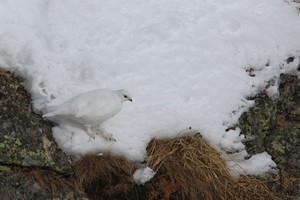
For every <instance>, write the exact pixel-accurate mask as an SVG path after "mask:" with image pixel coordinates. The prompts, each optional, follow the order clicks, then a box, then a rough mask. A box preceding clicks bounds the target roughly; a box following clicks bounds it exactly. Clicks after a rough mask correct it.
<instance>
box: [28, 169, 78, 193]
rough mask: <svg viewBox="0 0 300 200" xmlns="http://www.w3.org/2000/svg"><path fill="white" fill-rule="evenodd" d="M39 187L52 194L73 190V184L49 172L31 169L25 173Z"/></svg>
mask: <svg viewBox="0 0 300 200" xmlns="http://www.w3.org/2000/svg"><path fill="white" fill-rule="evenodd" d="M26 173H27V174H28V175H29V176H30V177H32V178H33V179H34V180H35V181H36V182H37V183H39V185H40V186H41V187H43V188H45V189H47V190H48V191H50V192H52V193H53V194H55V193H58V192H60V191H71V190H75V187H74V183H73V181H71V180H68V178H66V177H64V176H62V175H58V174H57V173H55V172H52V171H49V170H41V169H33V170H30V171H28V172H26Z"/></svg>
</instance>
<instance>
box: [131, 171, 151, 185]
mask: <svg viewBox="0 0 300 200" xmlns="http://www.w3.org/2000/svg"><path fill="white" fill-rule="evenodd" d="M155 174H156V173H155V172H154V171H153V170H152V169H151V168H150V167H144V168H139V169H137V170H136V171H135V172H134V174H133V180H134V182H136V183H137V184H139V185H144V184H145V183H146V182H148V181H150V180H151V178H153V177H154V176H155Z"/></svg>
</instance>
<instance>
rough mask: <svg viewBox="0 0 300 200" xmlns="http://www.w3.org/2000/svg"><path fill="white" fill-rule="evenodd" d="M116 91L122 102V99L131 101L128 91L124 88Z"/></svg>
mask: <svg viewBox="0 0 300 200" xmlns="http://www.w3.org/2000/svg"><path fill="white" fill-rule="evenodd" d="M117 93H118V95H119V97H120V99H121V101H122V102H124V101H132V98H131V95H130V93H129V92H128V91H126V90H118V91H117Z"/></svg>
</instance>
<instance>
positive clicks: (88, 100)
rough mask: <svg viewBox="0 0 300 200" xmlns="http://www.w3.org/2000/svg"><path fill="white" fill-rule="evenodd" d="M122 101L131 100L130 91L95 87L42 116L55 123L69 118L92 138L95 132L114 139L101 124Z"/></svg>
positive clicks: (108, 138)
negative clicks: (95, 88)
mask: <svg viewBox="0 0 300 200" xmlns="http://www.w3.org/2000/svg"><path fill="white" fill-rule="evenodd" d="M124 101H132V98H131V95H130V93H129V92H128V91H126V90H123V89H122V90H107V89H97V90H93V91H89V92H85V93H81V94H79V95H77V96H75V97H73V98H71V99H69V100H68V101H66V102H65V103H63V104H61V105H60V106H58V107H57V108H56V109H55V110H53V111H52V112H50V113H47V114H45V115H43V117H45V118H47V119H49V120H51V121H54V122H56V123H63V122H64V121H67V120H70V121H72V122H75V123H78V124H80V125H81V126H82V127H83V128H84V130H85V131H86V133H87V134H88V135H89V136H90V137H92V138H94V139H95V137H96V134H97V133H100V134H101V135H102V136H103V137H104V138H106V139H107V140H113V141H116V140H115V138H114V137H113V135H112V134H111V133H109V132H106V131H105V130H104V129H103V128H102V127H101V124H102V123H103V122H104V121H105V120H107V119H109V118H111V117H112V116H114V115H116V114H117V113H118V112H120V111H121V109H122V105H123V102H124Z"/></svg>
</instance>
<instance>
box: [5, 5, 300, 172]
mask: <svg viewBox="0 0 300 200" xmlns="http://www.w3.org/2000/svg"><path fill="white" fill-rule="evenodd" d="M0 27H1V29H0V65H1V66H3V67H7V68H8V69H10V70H12V71H13V72H15V73H17V74H19V75H21V76H22V77H24V78H25V81H24V84H25V86H26V88H27V90H28V91H30V93H31V94H32V98H33V105H34V109H35V110H36V111H37V112H42V113H45V112H47V111H49V110H51V109H53V108H54V107H55V106H57V105H59V104H61V103H62V102H64V101H66V100H67V99H69V98H71V97H73V96H75V95H77V94H79V93H82V92H86V91H89V90H93V89H98V88H107V89H127V90H128V91H130V93H131V94H132V96H133V99H134V102H133V103H132V104H126V105H124V106H123V109H122V111H121V112H120V113H118V114H117V115H116V116H115V117H114V118H112V119H111V120H109V121H107V123H105V124H104V128H105V129H106V130H107V131H109V132H111V133H113V134H114V137H115V138H116V140H117V142H116V143H114V142H107V141H106V140H104V139H103V138H101V137H97V138H96V139H95V140H93V139H91V138H89V137H88V136H87V135H86V134H85V133H84V132H83V130H81V129H79V128H76V127H72V126H68V125H66V126H57V127H55V128H53V134H54V137H55V139H56V141H57V142H58V144H59V145H60V147H61V148H62V149H63V150H65V151H66V152H69V153H73V154H81V155H83V154H86V153H91V152H95V153H99V152H101V151H107V150H109V151H111V152H113V153H115V154H120V155H124V156H126V157H127V158H128V159H130V160H133V161H142V160H144V159H145V157H146V150H145V147H146V145H147V143H148V142H149V140H150V139H151V138H153V137H159V138H165V137H175V136H177V135H183V132H185V131H183V132H182V130H186V129H187V128H188V127H190V126H191V127H192V128H193V130H194V131H200V132H201V134H202V135H203V138H204V139H206V140H207V141H208V142H209V143H210V144H211V145H212V146H213V147H215V148H216V149H217V150H218V151H220V152H222V151H223V150H232V151H235V152H236V151H239V152H240V153H236V154H234V156H235V158H230V159H235V160H236V162H237V164H240V163H245V160H244V158H243V157H244V156H245V155H247V152H245V147H244V145H243V144H242V143H241V141H242V140H243V139H244V136H242V135H240V132H239V130H238V129H237V130H235V131H229V132H226V131H225V130H226V128H227V127H228V126H230V125H232V124H234V123H236V122H237V120H238V118H239V116H240V115H241V113H242V112H244V111H245V110H247V109H248V108H249V106H252V105H253V103H254V102H253V101H248V100H247V99H246V97H247V96H249V95H254V94H256V93H257V92H258V91H260V90H261V89H263V88H264V87H265V86H266V85H267V81H268V80H270V79H276V78H278V76H279V74H280V73H286V72H288V73H296V70H295V69H296V66H297V64H298V63H299V59H297V58H298V56H299V54H300V52H299V50H300V38H299V35H300V17H299V13H298V12H297V9H295V7H294V4H291V2H289V1H284V0H226V1H224V0H185V1H182V0H161V1H154V0H147V1H146V0H127V1H122V0H111V1H104V0H87V1H82V0H64V1H60V0H51V1H50V0H44V1H40V0H20V1H13V0H1V1H0ZM289 56H296V59H295V60H294V62H292V63H289V64H286V63H284V60H285V59H286V58H287V57H289ZM250 68H252V69H253V70H254V71H253V73H254V74H255V76H254V77H253V76H249V75H248V72H246V71H247V70H249V69H250ZM274 87H276V85H274ZM269 95H270V96H272V95H276V88H275V91H274V88H270V89H269ZM179 133H181V134H179ZM262 155H265V156H260V157H259V158H258V159H256V158H257V157H253V158H252V160H251V161H253V163H255V164H253V165H251V166H252V167H251V170H250V169H247V170H245V171H247V172H249V173H250V174H259V173H260V172H261V173H263V172H265V171H268V170H269V169H270V168H271V167H273V166H274V163H273V161H272V160H271V157H270V156H266V154H262ZM255 160H257V161H258V162H255ZM262 160H264V162H261V161H262ZM266 163H267V164H266ZM240 166H241V167H245V168H247V166H246V165H242V164H241V165H240Z"/></svg>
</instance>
